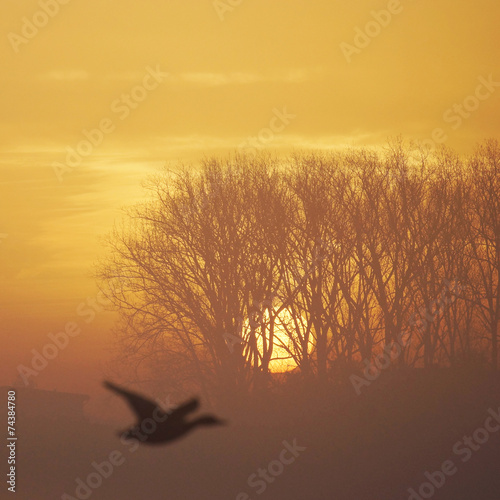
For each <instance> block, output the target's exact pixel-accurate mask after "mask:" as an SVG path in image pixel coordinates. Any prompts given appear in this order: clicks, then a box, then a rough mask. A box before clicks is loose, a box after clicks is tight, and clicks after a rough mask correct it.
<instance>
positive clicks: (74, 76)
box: [38, 69, 90, 82]
mask: <svg viewBox="0 0 500 500" xmlns="http://www.w3.org/2000/svg"><path fill="white" fill-rule="evenodd" d="M89 78H90V75H89V74H88V73H87V71H85V70H83V69H61V70H53V71H49V72H48V73H42V74H40V75H38V79H39V80H45V81H59V82H75V81H82V80H88V79H89Z"/></svg>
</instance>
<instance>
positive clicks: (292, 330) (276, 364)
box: [243, 309, 312, 373]
mask: <svg viewBox="0 0 500 500" xmlns="http://www.w3.org/2000/svg"><path fill="white" fill-rule="evenodd" d="M263 314H264V318H263V319H264V322H265V324H266V326H267V328H266V340H267V341H269V336H270V333H269V327H270V318H269V311H268V310H267V309H266V310H265V312H264V313H263ZM259 321H260V320H259ZM250 330H251V328H250V320H248V319H247V320H246V321H245V322H244V324H243V336H244V338H245V339H248V337H249V334H250ZM304 330H305V328H304V324H303V322H297V321H296V320H295V319H294V317H293V316H292V313H291V312H290V311H289V310H288V309H283V310H282V311H281V312H280V313H279V314H278V315H277V316H276V317H275V318H274V330H273V343H272V344H273V349H272V356H271V360H270V361H269V371H271V372H272V373H285V372H289V371H292V370H294V369H295V368H297V366H298V364H297V361H296V357H297V355H298V354H299V348H300V347H299V346H300V337H302V336H303V332H304ZM256 334H257V347H258V349H259V351H260V352H261V353H262V352H263V349H264V339H263V337H262V333H261V329H260V327H259V328H258V329H257V333H256ZM311 350H312V342H311V341H309V347H308V352H311Z"/></svg>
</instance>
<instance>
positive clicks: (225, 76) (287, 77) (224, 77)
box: [171, 68, 322, 87]
mask: <svg viewBox="0 0 500 500" xmlns="http://www.w3.org/2000/svg"><path fill="white" fill-rule="evenodd" d="M321 73H322V71H321V70H320V69H311V68H298V69H289V70H284V71H280V72H273V73H248V72H247V73H245V72H226V73H210V72H186V73H180V74H178V75H172V76H171V81H174V82H179V83H188V84H193V85H198V86H203V87H219V86H222V85H249V84H254V83H301V82H305V81H308V80H312V79H315V78H317V77H318V76H320V74H321Z"/></svg>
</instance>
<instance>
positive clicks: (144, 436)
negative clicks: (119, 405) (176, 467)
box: [104, 381, 224, 445]
mask: <svg viewBox="0 0 500 500" xmlns="http://www.w3.org/2000/svg"><path fill="white" fill-rule="evenodd" d="M104 386H105V387H106V388H108V389H110V390H111V391H113V392H115V393H116V394H119V395H120V396H122V397H124V398H125V399H126V401H127V403H128V405H129V406H130V408H131V409H132V410H133V411H134V412H135V414H136V416H137V423H136V424H135V426H133V427H131V428H129V429H126V430H124V431H123V432H121V433H119V435H120V436H121V437H122V438H125V439H135V440H137V441H141V442H143V443H145V444H152V445H154V444H164V443H168V442H170V441H173V440H175V439H178V438H180V437H182V436H184V435H185V434H187V433H188V432H190V431H192V430H193V429H194V428H196V427H200V426H213V425H224V422H223V421H222V420H219V419H218V418H216V417H214V416H212V415H202V416H200V417H198V418H196V419H194V420H191V421H189V422H188V421H186V416H187V415H188V414H189V413H192V412H194V411H195V410H196V409H197V408H198V407H199V401H198V399H196V398H193V399H190V400H189V401H186V402H185V403H184V404H182V405H181V406H179V407H177V408H175V409H174V410H170V411H168V412H165V411H164V410H162V409H161V408H160V407H159V406H158V405H157V404H156V403H154V402H153V401H150V400H148V399H146V398H143V397H142V396H140V395H139V394H136V393H134V392H131V391H127V390H125V389H122V388H121V387H118V386H117V385H115V384H112V383H111V382H106V381H105V382H104Z"/></svg>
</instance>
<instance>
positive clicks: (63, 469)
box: [2, 369, 500, 500]
mask: <svg viewBox="0 0 500 500" xmlns="http://www.w3.org/2000/svg"><path fill="white" fill-rule="evenodd" d="M396 373H397V376H396ZM345 382H346V383H345V384H343V385H340V386H339V385H336V386H331V387H323V388H318V386H317V385H316V386H315V389H311V388H306V387H303V386H301V385H300V384H298V383H296V385H294V386H291V385H288V386H285V387H283V388H282V389H281V390H280V391H278V392H275V393H274V394H272V395H267V396H261V397H253V398H250V397H239V398H238V397H232V398H227V399H228V401H226V403H225V404H222V405H221V406H220V407H219V408H218V409H217V410H214V411H215V412H216V413H217V414H219V415H220V416H222V417H225V418H227V419H228V421H229V425H228V426H227V427H220V428H212V429H206V430H205V429H201V430H196V431H195V432H193V433H192V434H191V435H189V436H187V437H186V438H184V439H182V440H180V441H178V442H176V443H173V444H171V445H168V446H163V447H158V448H154V447H148V446H144V445H141V446H140V447H139V448H138V449H137V450H133V449H132V447H131V445H124V444H122V443H121V442H120V440H119V438H118V437H117V436H116V431H117V430H118V428H117V426H105V425H97V424H90V423H88V422H86V423H82V422H64V421H54V422H52V423H49V422H46V421H44V422H39V423H35V422H34V419H33V417H34V415H30V417H29V418H25V419H24V421H21V423H20V424H19V428H18V435H19V440H18V450H17V453H18V458H19V462H18V476H17V493H16V496H15V497H12V498H17V499H22V500H46V499H47V500H49V499H50V500H54V499H60V498H61V497H62V495H63V494H64V493H67V494H68V495H71V497H73V498H91V499H92V500H94V499H95V500H97V499H102V500H115V499H116V500H118V499H120V500H121V499H131V500H132V499H149V500H156V499H158V500H160V499H162V500H163V499H172V500H192V499H207V500H212V499H213V500H222V499H231V500H236V499H237V500H245V499H255V498H262V499H267V498H268V499H273V500H281V499H283V500H284V499H298V500H301V499H311V500H332V499H335V500H337V499H340V500H342V499H352V500H379V499H380V500H392V499H408V498H409V497H410V493H409V492H408V488H411V487H413V488H415V490H417V491H418V488H419V486H420V485H421V483H423V482H424V481H427V479H426V478H425V476H424V473H425V472H426V471H428V472H430V473H433V472H434V471H436V470H439V469H440V468H441V465H442V463H443V462H444V461H446V460H452V462H453V463H454V464H455V466H456V468H457V472H456V473H455V474H453V475H452V476H445V477H446V481H445V484H444V486H442V487H441V488H439V489H436V490H435V492H434V493H433V495H432V498H435V499H453V500H460V499H464V500H469V499H478V500H496V499H498V498H499V491H500V476H499V474H498V469H499V465H500V452H499V450H500V431H499V432H492V433H490V435H489V436H488V441H487V442H485V443H484V444H482V445H481V446H480V447H479V449H477V450H475V451H473V452H471V454H470V459H469V460H467V461H466V462H464V461H462V459H463V458H466V457H467V454H466V453H465V452H464V451H463V450H464V447H463V446H460V447H459V450H462V453H461V454H457V453H455V452H454V451H453V450H454V446H455V445H456V443H457V442H458V441H461V440H463V438H464V436H470V435H473V433H474V432H475V431H476V430H477V429H478V428H480V427H484V423H485V420H486V419H487V418H488V417H489V416H490V414H489V413H488V410H489V409H492V410H494V411H496V412H498V411H499V407H500V390H499V389H500V382H499V379H498V377H493V376H491V375H487V374H484V373H483V374H479V373H477V372H476V373H473V372H470V371H468V372H465V371H460V372H452V371H450V370H445V369H440V370H433V371H427V370H425V371H424V370H406V371H404V372H391V373H383V374H382V375H381V376H380V377H379V378H378V379H377V380H375V381H373V382H372V383H371V385H370V386H369V387H363V388H362V393H361V395H359V396H358V395H356V393H355V391H354V389H353V387H352V385H351V384H349V382H348V380H346V381H345ZM18 411H19V413H22V411H23V409H22V405H21V402H19V406H18ZM130 421H131V422H132V415H131V419H130ZM479 436H481V437H484V436H483V435H481V434H479ZM294 440H295V443H296V444H297V446H299V447H305V448H306V449H305V450H301V451H299V452H297V455H298V456H296V457H295V460H294V461H293V463H290V464H288V465H284V466H283V471H282V473H281V474H279V475H277V476H276V477H274V481H272V482H270V483H269V484H267V483H266V488H265V491H263V492H261V493H260V494H259V493H258V491H260V488H259V486H258V484H261V485H262V484H263V482H260V483H257V482H256V477H255V476H254V477H253V479H254V481H253V486H252V485H249V484H248V482H247V481H248V479H249V477H250V476H251V475H252V474H254V473H255V474H257V473H258V469H259V468H267V467H268V465H269V464H270V463H271V462H272V461H276V460H279V458H280V454H281V452H282V451H283V449H284V444H283V441H287V442H288V443H290V444H293V441H294ZM115 450H118V451H119V452H120V453H121V454H122V455H123V457H124V460H122V461H123V463H122V464H121V465H119V466H116V467H114V470H113V472H112V474H111V475H110V476H109V477H108V478H106V479H103V480H102V485H101V486H99V487H98V488H96V489H91V494H90V495H89V496H85V494H86V493H85V490H83V493H82V492H80V496H77V495H76V492H75V490H76V487H77V483H76V479H77V478H80V479H82V480H83V481H86V479H87V476H88V475H89V474H90V473H91V472H94V469H93V468H92V463H93V462H97V463H102V462H103V461H107V460H108V459H109V455H110V454H111V453H112V452H113V451H115ZM281 456H282V455H281ZM286 457H287V460H289V459H290V458H291V455H290V454H288V455H286ZM274 467H278V469H274V470H278V471H279V464H276V463H274ZM268 477H271V478H272V476H271V475H269V476H268ZM94 479H95V477H94ZM4 491H5V489H4ZM4 491H2V494H3V493H4ZM427 491H428V490H425V489H424V493H427ZM243 493H246V494H247V495H248V496H245V495H244V494H243ZM239 494H242V495H240V496H238V495H239ZM71 497H69V498H71ZM65 498H68V497H65ZM416 498H418V497H416ZM422 498H424V497H422Z"/></svg>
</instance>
